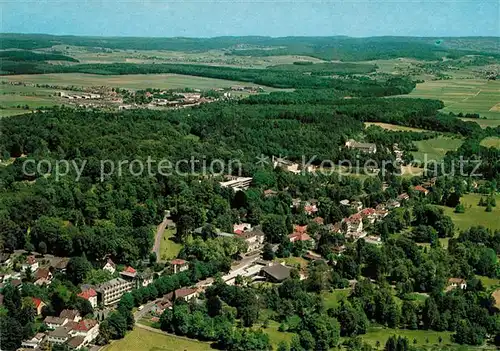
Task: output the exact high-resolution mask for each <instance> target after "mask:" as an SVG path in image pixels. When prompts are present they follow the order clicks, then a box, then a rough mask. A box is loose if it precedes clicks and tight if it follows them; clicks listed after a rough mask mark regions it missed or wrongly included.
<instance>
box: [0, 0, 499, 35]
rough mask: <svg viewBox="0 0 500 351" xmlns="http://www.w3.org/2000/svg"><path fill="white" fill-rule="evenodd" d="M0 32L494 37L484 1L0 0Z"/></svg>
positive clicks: (491, 4) (492, 7)
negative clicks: (0, 18)
mask: <svg viewBox="0 0 500 351" xmlns="http://www.w3.org/2000/svg"><path fill="white" fill-rule="evenodd" d="M0 9H1V13H2V21H1V25H0V31H1V32H18V33H50V34H74V35H102V36H157V37H172V36H188V37H213V36H222V35H267V36H275V37H276V36H288V35H296V36H300V35H304V36H307V35H317V36H328V35H349V36H356V37H365V36H380V35H402V36H500V5H499V1H495V0H494V1H491V0H472V1H460V0H458V1H457V0H446V1H443V0H441V1H440V0H435V1H431V0H421V1H414V0H406V1H391V0H378V1H375V0H364V1H354V0H329V1H316V0H309V1H307V0H303V1H293V0H289V1H283V0H273V1H269V0H267V1H266V0H260V1H257V0H246V1H241V0H198V1H192V0H183V1H181V0H177V1H170V0H142V1H138V0H70V1H68V0H0Z"/></svg>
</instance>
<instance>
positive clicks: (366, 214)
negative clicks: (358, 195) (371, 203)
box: [361, 208, 375, 216]
mask: <svg viewBox="0 0 500 351" xmlns="http://www.w3.org/2000/svg"><path fill="white" fill-rule="evenodd" d="M374 213H375V209H373V208H365V209H364V210H362V211H361V214H363V215H365V216H369V215H372V214H374Z"/></svg>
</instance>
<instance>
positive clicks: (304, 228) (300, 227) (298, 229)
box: [293, 224, 307, 233]
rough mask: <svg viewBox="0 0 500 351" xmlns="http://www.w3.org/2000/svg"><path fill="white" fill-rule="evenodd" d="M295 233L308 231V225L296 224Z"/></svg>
mask: <svg viewBox="0 0 500 351" xmlns="http://www.w3.org/2000/svg"><path fill="white" fill-rule="evenodd" d="M293 231H294V233H305V232H306V231H307V225H297V224H296V225H294V226H293Z"/></svg>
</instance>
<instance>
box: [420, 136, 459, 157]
mask: <svg viewBox="0 0 500 351" xmlns="http://www.w3.org/2000/svg"><path fill="white" fill-rule="evenodd" d="M462 143H463V140H461V139H458V138H450V137H445V136H440V137H437V138H434V139H428V140H419V141H415V142H414V144H415V145H416V146H417V147H418V151H414V152H413V157H414V158H415V159H416V160H419V161H424V160H425V159H427V161H432V160H434V161H440V160H442V159H443V157H444V155H446V153H447V152H448V151H452V150H456V149H457V148H459V147H460V145H462ZM425 157H426V158H425Z"/></svg>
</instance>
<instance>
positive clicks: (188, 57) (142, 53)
mask: <svg viewBox="0 0 500 351" xmlns="http://www.w3.org/2000/svg"><path fill="white" fill-rule="evenodd" d="M53 49H55V50H57V51H60V52H62V53H63V54H64V55H67V56H71V57H74V58H75V59H77V60H79V61H80V63H157V64H158V63H189V64H200V65H213V66H231V67H242V68H266V67H267V66H272V65H280V64H290V63H293V62H296V61H310V62H315V63H319V62H324V61H322V60H320V59H317V58H314V57H309V56H299V55H283V56H268V57H250V56H232V55H226V52H225V51H223V50H209V51H207V52H182V51H168V50H108V51H106V52H102V51H96V50H92V49H89V48H86V47H78V46H66V45H56V46H54V47H53ZM40 51H43V50H40Z"/></svg>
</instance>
